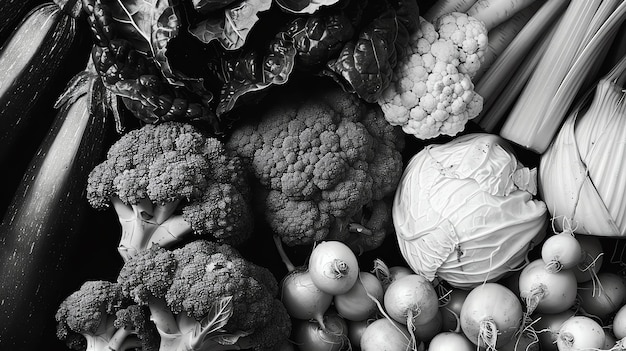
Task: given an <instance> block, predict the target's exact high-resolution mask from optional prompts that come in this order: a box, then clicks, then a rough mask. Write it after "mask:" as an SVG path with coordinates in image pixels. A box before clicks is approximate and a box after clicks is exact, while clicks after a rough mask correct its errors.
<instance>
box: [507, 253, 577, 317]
mask: <svg viewBox="0 0 626 351" xmlns="http://www.w3.org/2000/svg"><path fill="white" fill-rule="evenodd" d="M576 288H577V285H576V276H575V275H574V272H573V271H572V270H570V269H562V270H560V271H558V272H554V273H550V272H549V271H548V270H547V269H546V267H545V262H544V261H543V260H542V259H540V258H539V259H536V260H534V261H532V262H530V263H529V264H528V265H527V266H526V267H524V269H523V270H522V272H521V273H520V276H519V289H520V297H521V298H522V299H523V300H524V301H525V303H526V313H527V314H528V315H530V314H532V313H533V312H534V311H537V312H543V313H559V312H563V311H565V310H567V309H568V308H570V307H572V306H573V305H574V303H575V302H576V293H577V290H576Z"/></svg>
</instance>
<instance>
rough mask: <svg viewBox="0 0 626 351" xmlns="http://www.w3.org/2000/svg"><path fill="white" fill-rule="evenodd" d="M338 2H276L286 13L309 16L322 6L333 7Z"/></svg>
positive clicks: (318, 0) (328, 0)
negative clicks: (306, 14)
mask: <svg viewBox="0 0 626 351" xmlns="http://www.w3.org/2000/svg"><path fill="white" fill-rule="evenodd" d="M337 2H339V0H276V3H277V4H278V6H280V8H281V9H283V10H284V11H286V12H290V13H308V14H312V13H315V12H317V10H319V9H320V8H321V7H322V6H331V5H334V4H336V3H337Z"/></svg>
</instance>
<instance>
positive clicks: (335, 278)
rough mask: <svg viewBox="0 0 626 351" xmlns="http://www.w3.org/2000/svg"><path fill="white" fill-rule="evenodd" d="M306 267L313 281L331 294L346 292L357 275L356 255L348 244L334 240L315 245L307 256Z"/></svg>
mask: <svg viewBox="0 0 626 351" xmlns="http://www.w3.org/2000/svg"><path fill="white" fill-rule="evenodd" d="M308 269H309V271H310V272H311V278H312V279H313V283H315V285H316V286H317V287H318V288H320V290H322V291H324V292H327V293H329V294H331V295H339V294H343V293H345V292H347V291H348V290H350V289H351V288H352V286H353V285H354V283H355V282H356V280H357V279H358V277H359V264H358V261H357V258H356V255H355V254H354V252H353V251H352V250H351V249H350V247H348V245H346V244H344V243H342V242H340V241H335V240H331V241H322V242H320V243H318V244H316V245H315V247H314V248H313V250H312V251H311V255H310V256H309V264H308Z"/></svg>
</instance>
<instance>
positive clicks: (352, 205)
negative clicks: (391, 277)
mask: <svg viewBox="0 0 626 351" xmlns="http://www.w3.org/2000/svg"><path fill="white" fill-rule="evenodd" d="M268 100H269V98H268ZM271 100H272V105H271V106H270V107H268V108H267V109H262V110H260V115H259V116H257V117H256V118H251V119H247V120H245V119H242V120H244V122H243V123H241V124H240V125H238V126H236V127H235V128H234V130H233V131H232V133H231V135H230V137H229V139H228V140H227V141H226V148H227V149H228V150H232V151H233V152H234V153H236V154H237V155H239V156H241V157H242V158H243V159H244V162H245V164H246V165H247V166H248V167H249V172H250V173H251V174H253V175H254V177H255V178H256V179H257V180H258V182H259V184H260V185H261V187H262V191H260V192H255V194H257V193H258V194H262V195H261V196H262V197H263V198H264V200H265V201H264V206H263V207H264V209H263V211H264V214H265V218H266V219H267V222H268V224H269V225H270V227H271V228H272V230H273V231H274V232H275V233H276V234H278V235H279V236H280V237H281V239H282V240H283V242H285V243H286V244H287V245H308V244H312V243H314V242H316V241H320V240H331V239H334V240H341V241H343V242H346V243H348V244H350V246H351V247H352V248H353V249H354V250H358V251H367V250H371V249H374V248H376V247H378V246H379V245H380V243H382V241H383V239H384V237H385V236H386V233H387V232H388V231H389V230H391V229H392V228H391V226H390V224H391V215H390V211H389V210H388V209H387V208H385V206H390V202H389V201H385V200H386V199H387V200H388V199H390V198H391V196H392V195H393V193H394V192H395V188H396V186H397V184H398V181H399V179H400V177H401V175H402V166H403V164H402V154H401V152H402V150H403V148H404V134H403V133H402V131H401V130H400V129H399V128H396V127H393V126H391V125H389V123H387V122H386V120H385V118H384V116H383V114H382V110H381V109H380V107H379V106H378V105H376V104H369V103H367V102H365V101H363V100H360V99H359V98H358V97H357V96H356V95H354V94H350V93H347V92H344V91H343V90H341V89H340V88H338V87H336V85H334V84H333V85H328V86H327V85H325V84H320V86H319V87H318V88H316V89H312V88H307V90H306V93H304V92H303V91H301V90H297V89H295V90H294V89H292V92H291V93H284V92H283V93H282V94H281V95H280V96H276V97H274V98H271ZM255 196H256V195H255ZM382 205H385V206H382ZM371 216H374V217H375V219H374V220H373V221H371V220H370V217H371ZM370 225H374V226H375V227H369V226H370Z"/></svg>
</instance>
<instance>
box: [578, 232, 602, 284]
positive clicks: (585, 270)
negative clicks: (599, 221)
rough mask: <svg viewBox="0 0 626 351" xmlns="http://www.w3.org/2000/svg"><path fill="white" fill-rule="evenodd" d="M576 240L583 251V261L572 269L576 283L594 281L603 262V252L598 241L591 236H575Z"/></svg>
mask: <svg viewBox="0 0 626 351" xmlns="http://www.w3.org/2000/svg"><path fill="white" fill-rule="evenodd" d="M576 239H577V240H578V242H579V243H580V247H581V248H582V250H583V260H582V261H581V262H580V263H579V264H578V265H577V266H576V268H574V269H573V270H574V274H576V280H577V281H578V283H584V282H587V281H590V280H591V281H595V280H596V278H597V275H598V272H599V271H600V268H601V267H602V263H603V262H604V250H603V249H602V243H601V242H600V239H599V238H598V237H596V236H593V235H581V234H577V235H576Z"/></svg>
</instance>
